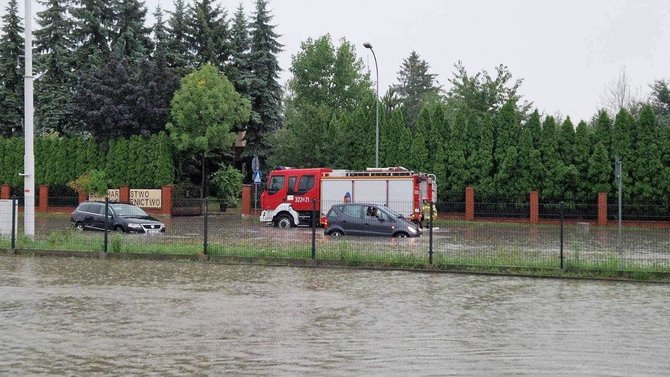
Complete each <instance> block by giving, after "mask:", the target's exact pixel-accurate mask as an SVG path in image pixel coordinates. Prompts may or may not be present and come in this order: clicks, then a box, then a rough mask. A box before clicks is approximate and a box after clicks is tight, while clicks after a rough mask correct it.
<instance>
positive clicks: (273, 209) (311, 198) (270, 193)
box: [260, 167, 332, 228]
mask: <svg viewBox="0 0 670 377" xmlns="http://www.w3.org/2000/svg"><path fill="white" fill-rule="evenodd" d="M331 171H332V169H330V168H313V169H294V168H288V167H278V168H275V170H273V171H271V172H270V174H269V176H268V179H267V186H266V189H265V191H264V192H263V193H262V194H261V209H262V210H263V211H262V212H261V216H260V220H261V221H262V222H272V223H273V224H274V225H275V226H279V227H282V228H287V227H292V226H296V225H301V224H304V225H309V224H310V221H311V219H312V211H313V210H314V206H316V213H317V214H318V213H320V210H321V209H320V205H321V203H320V201H319V193H320V191H321V176H322V175H323V174H328V173H330V172H331Z"/></svg>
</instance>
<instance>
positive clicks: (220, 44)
mask: <svg viewBox="0 0 670 377" xmlns="http://www.w3.org/2000/svg"><path fill="white" fill-rule="evenodd" d="M187 20H188V21H187V22H188V26H189V39H190V46H191V50H193V51H194V52H195V62H196V65H197V66H202V65H203V64H207V63H211V64H214V65H216V66H217V67H218V68H219V69H222V68H224V67H225V66H226V63H227V60H228V55H229V52H228V49H227V43H228V41H227V38H228V21H227V20H226V13H225V11H224V10H223V9H222V8H221V7H220V6H218V5H216V4H214V2H213V1H212V0H201V1H197V0H196V1H194V2H193V6H192V7H191V9H190V12H189V15H188V18H187Z"/></svg>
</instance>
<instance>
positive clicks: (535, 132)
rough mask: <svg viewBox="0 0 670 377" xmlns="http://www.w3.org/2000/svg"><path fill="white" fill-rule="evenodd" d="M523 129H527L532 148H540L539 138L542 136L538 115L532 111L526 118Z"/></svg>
mask: <svg viewBox="0 0 670 377" xmlns="http://www.w3.org/2000/svg"><path fill="white" fill-rule="evenodd" d="M523 128H525V129H528V131H529V132H530V136H531V138H532V141H533V147H534V148H535V149H539V148H540V137H541V135H542V121H541V120H540V113H539V112H538V111H537V109H536V110H535V111H533V113H532V114H530V117H529V118H528V121H527V122H526V123H525V124H524V125H523Z"/></svg>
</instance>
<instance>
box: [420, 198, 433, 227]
mask: <svg viewBox="0 0 670 377" xmlns="http://www.w3.org/2000/svg"><path fill="white" fill-rule="evenodd" d="M431 207H433V208H432V209H433V217H432V219H433V220H435V218H436V217H437V209H436V208H435V204H434V203H430V202H429V201H428V198H423V203H422V205H421V220H419V227H420V228H421V229H423V225H424V222H425V224H426V225H428V224H430V220H431V217H430V210H431Z"/></svg>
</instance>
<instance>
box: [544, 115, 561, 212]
mask: <svg viewBox="0 0 670 377" xmlns="http://www.w3.org/2000/svg"><path fill="white" fill-rule="evenodd" d="M540 154H541V156H542V166H543V167H544V176H543V177H542V193H541V195H542V197H543V198H546V199H549V200H553V201H558V200H561V199H563V197H562V196H563V189H562V187H561V183H562V182H563V178H564V177H563V175H564V171H565V165H564V164H563V161H561V159H560V157H559V155H558V143H557V132H556V121H555V120H554V118H553V117H551V116H548V117H547V118H546V119H545V120H544V123H543V124H542V134H541V138H540Z"/></svg>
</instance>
